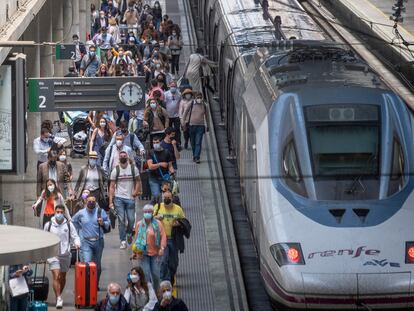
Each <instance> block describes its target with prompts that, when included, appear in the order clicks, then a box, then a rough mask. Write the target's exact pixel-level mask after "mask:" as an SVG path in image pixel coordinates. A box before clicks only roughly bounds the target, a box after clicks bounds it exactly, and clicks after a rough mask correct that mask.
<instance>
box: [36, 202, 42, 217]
mask: <svg viewBox="0 0 414 311" xmlns="http://www.w3.org/2000/svg"><path fill="white" fill-rule="evenodd" d="M42 205H43V199H42V200H40V202H39V203H37V204H36V207H35V209H34V215H35V216H36V217H40V213H41V212H42Z"/></svg>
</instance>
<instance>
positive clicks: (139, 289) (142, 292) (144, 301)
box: [124, 267, 157, 311]
mask: <svg viewBox="0 0 414 311" xmlns="http://www.w3.org/2000/svg"><path fill="white" fill-rule="evenodd" d="M127 281H128V286H127V289H126V290H125V293H124V297H125V300H126V301H127V302H128V303H129V305H130V306H131V310H132V311H151V310H152V309H154V306H155V304H156V303H157V295H156V293H155V291H154V288H153V286H152V284H151V283H150V282H147V279H146V277H145V274H144V271H143V270H142V268H141V267H135V268H132V269H131V272H130V273H128V277H127Z"/></svg>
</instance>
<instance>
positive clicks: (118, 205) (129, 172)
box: [109, 151, 142, 249]
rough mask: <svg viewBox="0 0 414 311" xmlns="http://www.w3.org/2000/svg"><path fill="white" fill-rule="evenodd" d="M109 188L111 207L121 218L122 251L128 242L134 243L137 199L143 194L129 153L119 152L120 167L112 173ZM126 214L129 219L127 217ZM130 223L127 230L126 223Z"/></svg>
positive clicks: (136, 170)
mask: <svg viewBox="0 0 414 311" xmlns="http://www.w3.org/2000/svg"><path fill="white" fill-rule="evenodd" d="M110 180H111V185H110V187H109V207H110V208H115V210H116V212H117V214H118V216H119V238H120V240H121V246H120V248H121V249H126V248H127V243H126V241H127V240H128V243H129V244H131V242H132V228H133V226H134V224H135V198H136V197H139V196H140V195H141V194H142V186H141V178H140V176H139V170H138V168H137V167H136V166H135V165H134V162H133V161H129V158H128V153H127V152H125V151H120V152H119V165H117V166H116V167H115V168H114V169H113V170H112V172H111V177H110ZM125 214H126V216H127V217H125ZM126 221H128V224H127V228H126V229H125V222H126Z"/></svg>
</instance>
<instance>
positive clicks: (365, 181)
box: [198, 0, 414, 310]
mask: <svg viewBox="0 0 414 311" xmlns="http://www.w3.org/2000/svg"><path fill="white" fill-rule="evenodd" d="M266 4H267V5H266V10H265V11H263V8H262V7H261V6H260V4H259V3H257V1H254V0H199V2H198V9H199V16H200V18H201V19H202V23H203V24H204V29H205V33H204V35H205V38H204V39H205V42H206V45H207V48H208V52H209V54H210V57H211V58H213V59H214V60H216V61H218V62H219V64H220V68H219V77H218V80H219V81H218V82H219V85H220V106H221V111H222V115H223V120H224V121H225V123H226V127H227V133H228V140H229V145H230V146H231V151H232V152H233V153H234V155H235V156H236V157H237V161H238V169H239V175H240V176H241V188H242V194H243V201H244V205H245V208H246V211H247V213H248V215H249V219H250V222H251V225H252V231H253V235H254V238H255V241H256V247H257V251H258V256H259V257H260V270H261V275H262V277H263V280H264V283H265V287H266V290H267V291H268V293H269V295H270V297H271V298H272V300H273V301H274V302H276V303H277V304H279V305H282V306H285V307H286V308H292V309H325V310H333V309H351V310H352V309H360V310H363V309H366V310H371V309H400V308H402V309H404V308H408V309H409V308H411V309H414V229H413V228H414V227H413V225H412V224H413V221H414V198H413V187H414V178H413V176H412V174H411V173H412V172H413V168H414V154H413V153H414V143H413V142H414V141H413V139H414V137H413V116H412V114H411V112H410V111H409V110H408V108H407V106H406V105H405V103H404V102H403V101H402V100H401V99H400V98H399V97H398V96H397V95H396V94H395V93H393V92H392V91H391V90H390V89H389V88H388V87H387V86H386V85H385V84H384V83H383V81H381V79H380V78H379V76H378V75H377V74H376V73H375V71H374V70H372V69H371V68H370V67H369V66H367V65H366V63H364V62H363V61H362V60H360V59H359V58H358V57H357V56H355V55H354V54H353V53H352V51H350V50H349V48H348V47H346V46H344V45H341V44H337V43H335V42H332V41H331V40H330V38H329V36H328V35H327V34H325V33H324V32H323V31H322V30H321V29H320V28H319V27H318V25H317V24H316V23H315V21H314V20H313V19H312V18H311V17H310V16H308V15H307V14H305V13H304V11H303V10H302V7H301V5H300V4H299V3H298V2H297V1H296V0H277V1H276V0H274V1H271V0H270V1H268V2H267V1H266Z"/></svg>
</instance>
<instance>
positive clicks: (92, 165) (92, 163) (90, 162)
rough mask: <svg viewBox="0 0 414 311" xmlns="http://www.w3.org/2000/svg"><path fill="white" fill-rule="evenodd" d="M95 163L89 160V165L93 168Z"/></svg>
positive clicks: (93, 160)
mask: <svg viewBox="0 0 414 311" xmlns="http://www.w3.org/2000/svg"><path fill="white" fill-rule="evenodd" d="M96 163H97V161H96V160H95V159H89V165H90V166H91V167H95V166H96Z"/></svg>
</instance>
